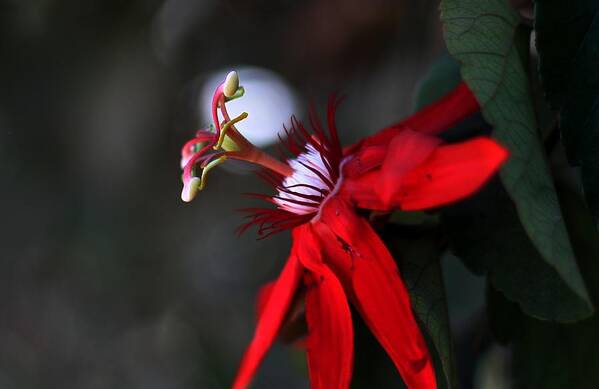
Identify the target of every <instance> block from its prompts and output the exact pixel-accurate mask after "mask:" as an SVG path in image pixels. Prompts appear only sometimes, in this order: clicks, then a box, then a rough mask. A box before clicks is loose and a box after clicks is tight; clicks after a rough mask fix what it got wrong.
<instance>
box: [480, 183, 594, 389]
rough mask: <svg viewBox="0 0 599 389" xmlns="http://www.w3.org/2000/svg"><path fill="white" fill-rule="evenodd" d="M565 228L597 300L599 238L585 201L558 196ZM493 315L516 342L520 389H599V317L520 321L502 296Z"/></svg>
mask: <svg viewBox="0 0 599 389" xmlns="http://www.w3.org/2000/svg"><path fill="white" fill-rule="evenodd" d="M560 199H561V200H562V204H563V209H564V215H565V218H566V223H567V225H568V229H569V231H570V235H571V236H572V242H573V245H574V249H575V251H576V254H577V255H578V257H579V258H580V259H581V261H580V266H581V269H583V270H584V273H583V274H585V276H586V278H587V280H586V281H587V284H588V285H589V289H590V292H591V294H592V296H593V298H594V299H597V298H599V234H598V233H597V231H596V229H595V225H594V221H593V220H592V218H591V217H590V214H589V212H588V209H587V208H586V206H585V204H584V201H583V200H582V198H581V197H580V196H579V195H578V194H577V193H575V192H573V191H571V190H568V189H564V190H560ZM490 297H491V298H490V299H489V313H490V319H491V320H492V324H493V323H494V324H495V325H492V328H493V330H494V332H495V334H496V335H498V336H499V337H500V338H504V340H505V338H508V339H509V340H510V341H512V342H513V347H512V351H513V371H514V374H515V378H516V379H515V381H516V382H518V384H519V387H522V388H533V389H534V388H543V389H558V388H559V389H561V388H582V389H584V388H589V389H591V388H597V387H599V358H597V344H599V331H598V330H597V329H598V328H599V315H598V314H597V313H595V314H594V315H593V316H592V317H591V318H590V319H587V320H584V321H581V322H578V323H574V324H557V323H550V322H547V321H539V320H535V319H533V318H530V317H527V316H525V315H521V314H519V313H518V312H517V310H514V307H513V306H511V304H509V303H508V302H507V301H505V300H502V296H501V294H498V293H493V292H491V294H490Z"/></svg>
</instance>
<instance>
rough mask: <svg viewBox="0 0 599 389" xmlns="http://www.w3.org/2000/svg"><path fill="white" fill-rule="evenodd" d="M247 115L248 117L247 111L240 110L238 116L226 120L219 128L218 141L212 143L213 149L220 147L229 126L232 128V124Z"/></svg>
mask: <svg viewBox="0 0 599 389" xmlns="http://www.w3.org/2000/svg"><path fill="white" fill-rule="evenodd" d="M247 117H248V114H247V112H242V113H241V114H240V115H239V116H237V117H235V118H233V119H232V120H229V121H228V122H226V123H225V124H224V125H223V127H222V128H221V130H220V136H219V137H218V141H217V142H216V144H215V145H214V150H218V149H220V148H221V147H222V145H223V142H224V140H225V136H226V135H227V131H229V129H230V128H233V125H235V124H237V123H239V122H240V121H242V120H243V119H245V118H247Z"/></svg>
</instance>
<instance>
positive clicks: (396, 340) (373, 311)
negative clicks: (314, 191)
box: [313, 198, 436, 389]
mask: <svg viewBox="0 0 599 389" xmlns="http://www.w3.org/2000/svg"><path fill="white" fill-rule="evenodd" d="M321 212H322V213H321V215H320V216H321V218H320V220H319V221H317V222H315V223H313V228H314V230H315V232H316V233H317V234H318V239H319V241H320V244H321V246H322V247H323V250H324V255H325V257H326V259H327V263H329V264H330V266H331V268H332V269H333V270H334V271H335V273H336V274H337V275H338V277H339V279H340V280H341V282H342V283H343V285H344V288H345V290H346V293H347V294H348V295H349V296H350V298H351V300H352V302H353V304H354V306H355V307H356V308H357V309H358V311H359V312H360V314H361V315H362V317H363V318H364V321H365V322H366V324H367V325H368V327H369V328H370V330H371V331H372V332H373V334H374V335H375V336H376V338H377V339H378V341H379V342H380V343H381V345H382V346H383V348H384V349H385V350H386V351H387V353H388V354H389V356H390V357H391V359H392V360H393V362H394V363H395V366H396V367H397V369H398V371H399V372H400V374H401V376H402V378H403V380H404V382H405V383H406V384H407V385H408V387H409V388H426V389H430V388H436V379H435V372H434V370H433V366H432V361H431V357H430V354H429V352H428V349H427V346H426V343H425V341H424V338H423V336H422V334H421V332H420V328H419V327H418V325H417V323H416V319H415V318H414V315H413V312H412V308H411V304H410V298H409V295H408V292H407V290H406V287H405V285H404V283H403V280H402V279H401V277H400V274H399V269H398V268H397V265H396V264H395V261H394V260H393V258H392V256H391V254H390V253H389V251H388V250H387V248H386V247H385V245H384V244H383V242H382V241H381V240H380V238H379V237H378V235H377V234H376V233H375V232H374V231H373V230H372V227H371V226H370V224H368V222H367V221H365V220H364V219H362V218H360V217H359V216H357V215H356V214H355V213H354V211H353V209H352V208H351V207H350V206H349V204H347V203H346V202H345V201H343V200H342V199H339V198H331V199H329V201H328V202H327V203H326V204H325V205H324V206H323V209H322V211H321Z"/></svg>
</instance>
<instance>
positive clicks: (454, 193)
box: [340, 137, 508, 211]
mask: <svg viewBox="0 0 599 389" xmlns="http://www.w3.org/2000/svg"><path fill="white" fill-rule="evenodd" d="M396 138H398V137H396ZM393 143H394V142H393ZM427 151H430V148H429V149H426V148H423V149H421V150H418V151H415V152H414V153H412V154H411V153H410V152H409V150H405V151H399V149H398V148H396V149H395V150H393V152H392V153H390V154H389V155H388V159H387V160H385V163H384V164H383V166H382V167H381V168H380V169H376V170H373V171H370V172H368V173H366V174H363V175H362V176H359V177H348V178H347V179H346V180H345V181H344V183H343V185H342V187H341V191H340V196H343V197H345V198H348V199H350V200H351V201H352V202H353V203H354V204H355V205H356V206H357V207H358V208H364V209H371V210H378V211H388V210H391V209H393V208H400V209H403V210H409V211H414V210H422V209H427V208H434V207H439V206H441V205H445V204H448V203H451V202H454V201H457V200H461V199H463V198H464V197H467V196H469V195H471V194H473V193H474V192H476V191H477V190H478V189H480V188H481V187H482V186H483V185H484V183H485V182H486V181H487V180H488V179H489V178H491V177H492V176H493V174H495V173H496V172H497V170H499V168H500V166H501V164H502V163H503V162H504V161H505V160H506V158H507V157H508V152H507V150H506V149H504V148H503V147H502V146H500V145H499V144H497V143H496V142H495V141H493V140H491V139H488V138H477V139H472V140H469V141H466V142H462V143H458V144H450V145H443V146H439V147H436V148H435V149H434V151H432V153H431V154H430V156H429V157H428V158H427V159H425V160H424V162H422V157H424V156H425V155H426V152H427ZM402 153H406V154H407V155H409V157H408V158H406V159H404V158H400V157H399V155H400V154H402ZM419 159H420V160H419ZM394 160H397V161H394ZM405 160H407V161H410V160H411V161H413V162H414V163H409V164H408V165H405V166H401V163H403V161H405ZM388 162H390V163H388ZM416 162H418V163H419V166H417V167H416V168H415V169H411V170H410V171H408V172H405V169H406V168H408V167H410V165H412V164H415V163H416ZM421 162H422V163H421Z"/></svg>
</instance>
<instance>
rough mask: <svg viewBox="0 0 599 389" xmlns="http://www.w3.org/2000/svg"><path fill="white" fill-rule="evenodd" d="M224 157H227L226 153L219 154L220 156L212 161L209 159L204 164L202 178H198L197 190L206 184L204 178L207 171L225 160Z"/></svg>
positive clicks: (206, 175)
mask: <svg viewBox="0 0 599 389" xmlns="http://www.w3.org/2000/svg"><path fill="white" fill-rule="evenodd" d="M226 159H227V156H226V155H221V156H220V157H218V158H216V159H215V160H213V161H210V162H209V163H208V164H207V165H206V166H204V169H202V178H201V179H200V185H199V186H198V191H201V190H203V189H204V187H205V186H206V179H207V177H208V172H209V171H210V169H212V168H214V167H216V166H218V165H220V164H221V163H223V162H225V161H226Z"/></svg>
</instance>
